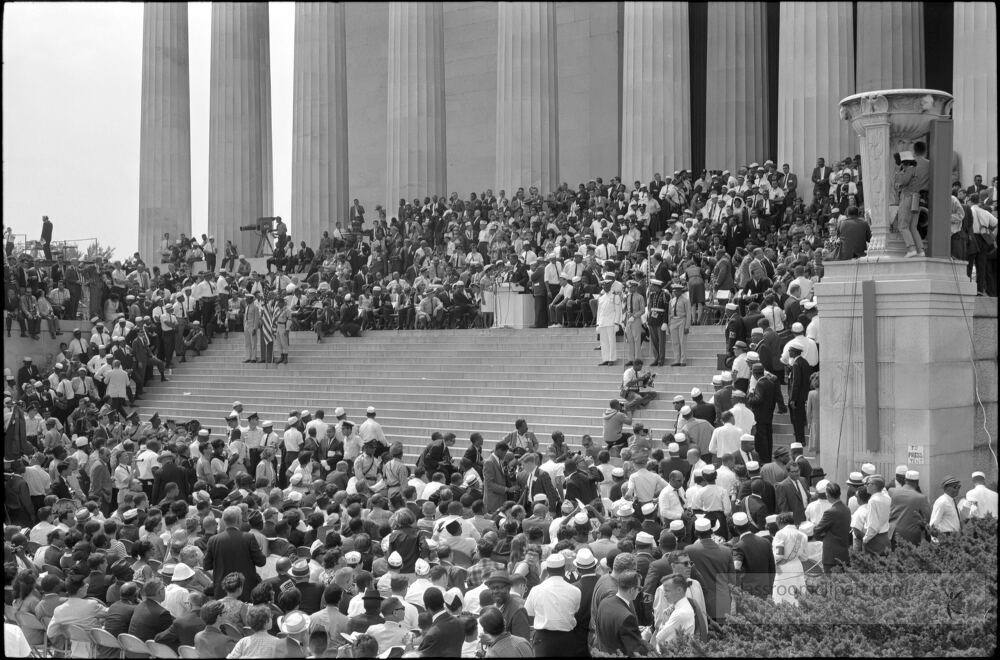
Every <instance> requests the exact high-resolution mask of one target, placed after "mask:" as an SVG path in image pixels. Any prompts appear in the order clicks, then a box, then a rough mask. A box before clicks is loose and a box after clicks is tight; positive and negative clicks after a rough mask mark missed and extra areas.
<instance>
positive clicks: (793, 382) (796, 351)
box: [755, 346, 812, 451]
mask: <svg viewBox="0 0 1000 660" xmlns="http://www.w3.org/2000/svg"><path fill="white" fill-rule="evenodd" d="M788 359H789V363H790V365H791V366H790V368H789V376H790V377H789V382H788V413H789V417H791V420H792V430H793V431H794V433H795V441H796V442H799V443H802V444H803V445H804V444H805V443H806V399H807V398H808V397H809V376H810V374H811V372H812V369H810V367H809V363H808V362H806V360H805V358H803V357H802V349H801V348H799V347H798V346H792V347H791V348H790V349H789V350H788ZM755 366H756V365H755ZM758 384H759V381H758ZM757 423H758V424H759V423H760V418H759V417H758V418H757ZM759 450H760V448H759V447H758V451H759Z"/></svg>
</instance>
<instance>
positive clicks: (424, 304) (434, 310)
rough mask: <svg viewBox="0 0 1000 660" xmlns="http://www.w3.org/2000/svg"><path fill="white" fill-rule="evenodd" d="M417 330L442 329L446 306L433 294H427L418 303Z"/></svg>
mask: <svg viewBox="0 0 1000 660" xmlns="http://www.w3.org/2000/svg"><path fill="white" fill-rule="evenodd" d="M416 312H417V330H422V329H426V328H440V327H441V322H442V321H443V320H444V305H443V304H441V301H440V300H439V299H438V297H437V296H435V295H434V294H433V293H429V292H428V293H425V294H423V297H422V298H421V299H420V302H419V303H417V308H416Z"/></svg>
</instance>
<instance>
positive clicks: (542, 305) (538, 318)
mask: <svg viewBox="0 0 1000 660" xmlns="http://www.w3.org/2000/svg"><path fill="white" fill-rule="evenodd" d="M531 295H532V296H533V297H534V299H535V325H534V327H536V328H547V327H549V299H548V287H546V286H545V262H544V261H542V260H541V259H539V260H538V261H536V262H535V267H534V269H533V270H532V271H531Z"/></svg>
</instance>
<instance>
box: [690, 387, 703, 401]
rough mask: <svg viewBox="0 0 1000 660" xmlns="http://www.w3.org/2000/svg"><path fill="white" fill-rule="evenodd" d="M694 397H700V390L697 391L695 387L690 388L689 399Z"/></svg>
mask: <svg viewBox="0 0 1000 660" xmlns="http://www.w3.org/2000/svg"><path fill="white" fill-rule="evenodd" d="M696 396H701V390H699V389H698V388H697V387H693V388H691V398H692V399H693V398H695V397H696Z"/></svg>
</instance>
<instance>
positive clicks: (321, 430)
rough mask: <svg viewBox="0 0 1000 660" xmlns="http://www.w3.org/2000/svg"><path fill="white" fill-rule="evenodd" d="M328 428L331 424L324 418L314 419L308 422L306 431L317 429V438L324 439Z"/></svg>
mask: <svg viewBox="0 0 1000 660" xmlns="http://www.w3.org/2000/svg"><path fill="white" fill-rule="evenodd" d="M328 428H330V425H329V424H327V423H326V422H325V421H323V420H322V419H313V420H310V421H309V423H308V424H306V433H309V429H316V439H317V440H322V439H323V438H325V437H326V430H327V429H328Z"/></svg>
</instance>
